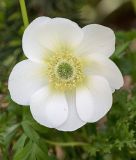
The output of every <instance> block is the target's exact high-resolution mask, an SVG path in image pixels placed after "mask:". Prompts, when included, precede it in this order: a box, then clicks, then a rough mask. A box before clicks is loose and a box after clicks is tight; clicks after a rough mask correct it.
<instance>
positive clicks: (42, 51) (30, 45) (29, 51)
mask: <svg viewBox="0 0 136 160" xmlns="http://www.w3.org/2000/svg"><path fill="white" fill-rule="evenodd" d="M49 21H51V19H50V18H48V17H39V18H36V19H35V20H33V21H32V22H31V23H30V25H29V26H28V27H27V28H26V30H25V31H24V34H23V39H22V47H23V51H24V53H25V55H26V56H27V57H28V58H29V59H31V60H33V61H36V62H39V61H40V62H42V61H44V60H45V57H46V55H47V54H48V53H50V52H51V51H50V50H49V49H47V48H45V47H44V46H42V45H41V43H40V42H39V40H38V34H39V32H41V31H40V28H41V27H44V26H45V25H46V24H47V23H48V22H49ZM41 34H42V33H41Z"/></svg>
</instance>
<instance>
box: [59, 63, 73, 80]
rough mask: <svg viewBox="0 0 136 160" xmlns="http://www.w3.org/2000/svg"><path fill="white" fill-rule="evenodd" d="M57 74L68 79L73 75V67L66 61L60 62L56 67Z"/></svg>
mask: <svg viewBox="0 0 136 160" xmlns="http://www.w3.org/2000/svg"><path fill="white" fill-rule="evenodd" d="M57 74H58V76H59V77H60V78H62V79H69V78H70V77H72V75H73V68H72V66H71V65H70V64H68V63H67V62H62V63H61V64H59V65H58V67H57Z"/></svg>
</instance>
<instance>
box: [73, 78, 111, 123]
mask: <svg viewBox="0 0 136 160" xmlns="http://www.w3.org/2000/svg"><path fill="white" fill-rule="evenodd" d="M76 106H77V111H78V114H79V116H80V118H81V119H82V120H83V121H86V122H96V121H98V120H99V119H100V118H102V117H103V116H104V115H105V114H106V113H107V112H108V111H109V109H110V108H111V106H112V92H111V89H110V86H109V84H108V82H107V80H105V79H104V78H103V77H100V76H91V77H90V81H89V88H84V89H82V90H79V91H78V92H77V95H76Z"/></svg>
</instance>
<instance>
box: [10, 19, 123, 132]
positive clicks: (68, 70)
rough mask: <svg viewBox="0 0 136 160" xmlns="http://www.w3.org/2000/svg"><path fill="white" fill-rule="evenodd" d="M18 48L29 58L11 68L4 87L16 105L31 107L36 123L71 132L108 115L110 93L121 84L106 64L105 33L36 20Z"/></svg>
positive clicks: (109, 49) (109, 40)
mask: <svg viewBox="0 0 136 160" xmlns="http://www.w3.org/2000/svg"><path fill="white" fill-rule="evenodd" d="M22 46H23V51H24V54H25V55H26V57H27V58H28V59H27V60H24V61H22V62H20V63H18V64H17V65H16V66H15V67H14V68H13V70H12V72H11V75H10V77H9V82H8V86H9V91H10V94H11V98H12V99H13V100H14V101H15V102H17V103H18V104H21V105H30V109H31V113H32V115H33V117H34V119H35V120H36V121H37V122H39V123H40V124H42V125H44V126H47V127H49V128H56V129H58V130H62V131H73V130H76V129H78V128H80V127H81V126H83V125H84V124H86V123H87V122H96V121H98V120H99V119H100V118H102V117H103V116H104V115H105V114H106V113H107V112H108V111H109V110H110V108H111V106H112V92H114V90H115V89H119V88H120V87H121V86H122V85H123V77H122V74H121V72H120V71H119V69H118V68H117V66H116V65H115V64H114V63H113V62H112V61H111V60H110V59H109V57H110V56H111V55H112V53H113V52H114V50H115V35H114V32H113V31H112V30H111V29H110V28H107V27H105V26H101V25H97V24H91V25H87V26H85V27H84V28H80V27H79V26H78V25H77V24H76V23H75V22H72V21H70V20H68V19H65V18H53V19H51V18H48V17H39V18H37V19H35V20H34V21H33V22H32V23H31V24H30V25H29V26H28V27H27V28H26V30H25V32H24V35H23V40H22Z"/></svg>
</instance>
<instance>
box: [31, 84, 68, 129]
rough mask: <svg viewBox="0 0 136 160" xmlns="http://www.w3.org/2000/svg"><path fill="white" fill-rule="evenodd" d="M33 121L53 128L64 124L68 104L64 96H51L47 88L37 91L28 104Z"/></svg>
mask: <svg viewBox="0 0 136 160" xmlns="http://www.w3.org/2000/svg"><path fill="white" fill-rule="evenodd" d="M30 109H31V113H32V115H33V117H34V119H35V120H36V121H37V122H39V123H40V124H42V125H44V126H47V127H50V128H54V127H57V126H59V125H61V124H63V123H64V122H65V120H66V119H67V116H68V104H67V101H66V98H65V95H64V94H59V95H58V94H51V93H50V92H49V89H48V87H44V88H42V89H41V90H39V91H37V92H36V93H35V94H34V95H33V96H32V97H31V102H30Z"/></svg>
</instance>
